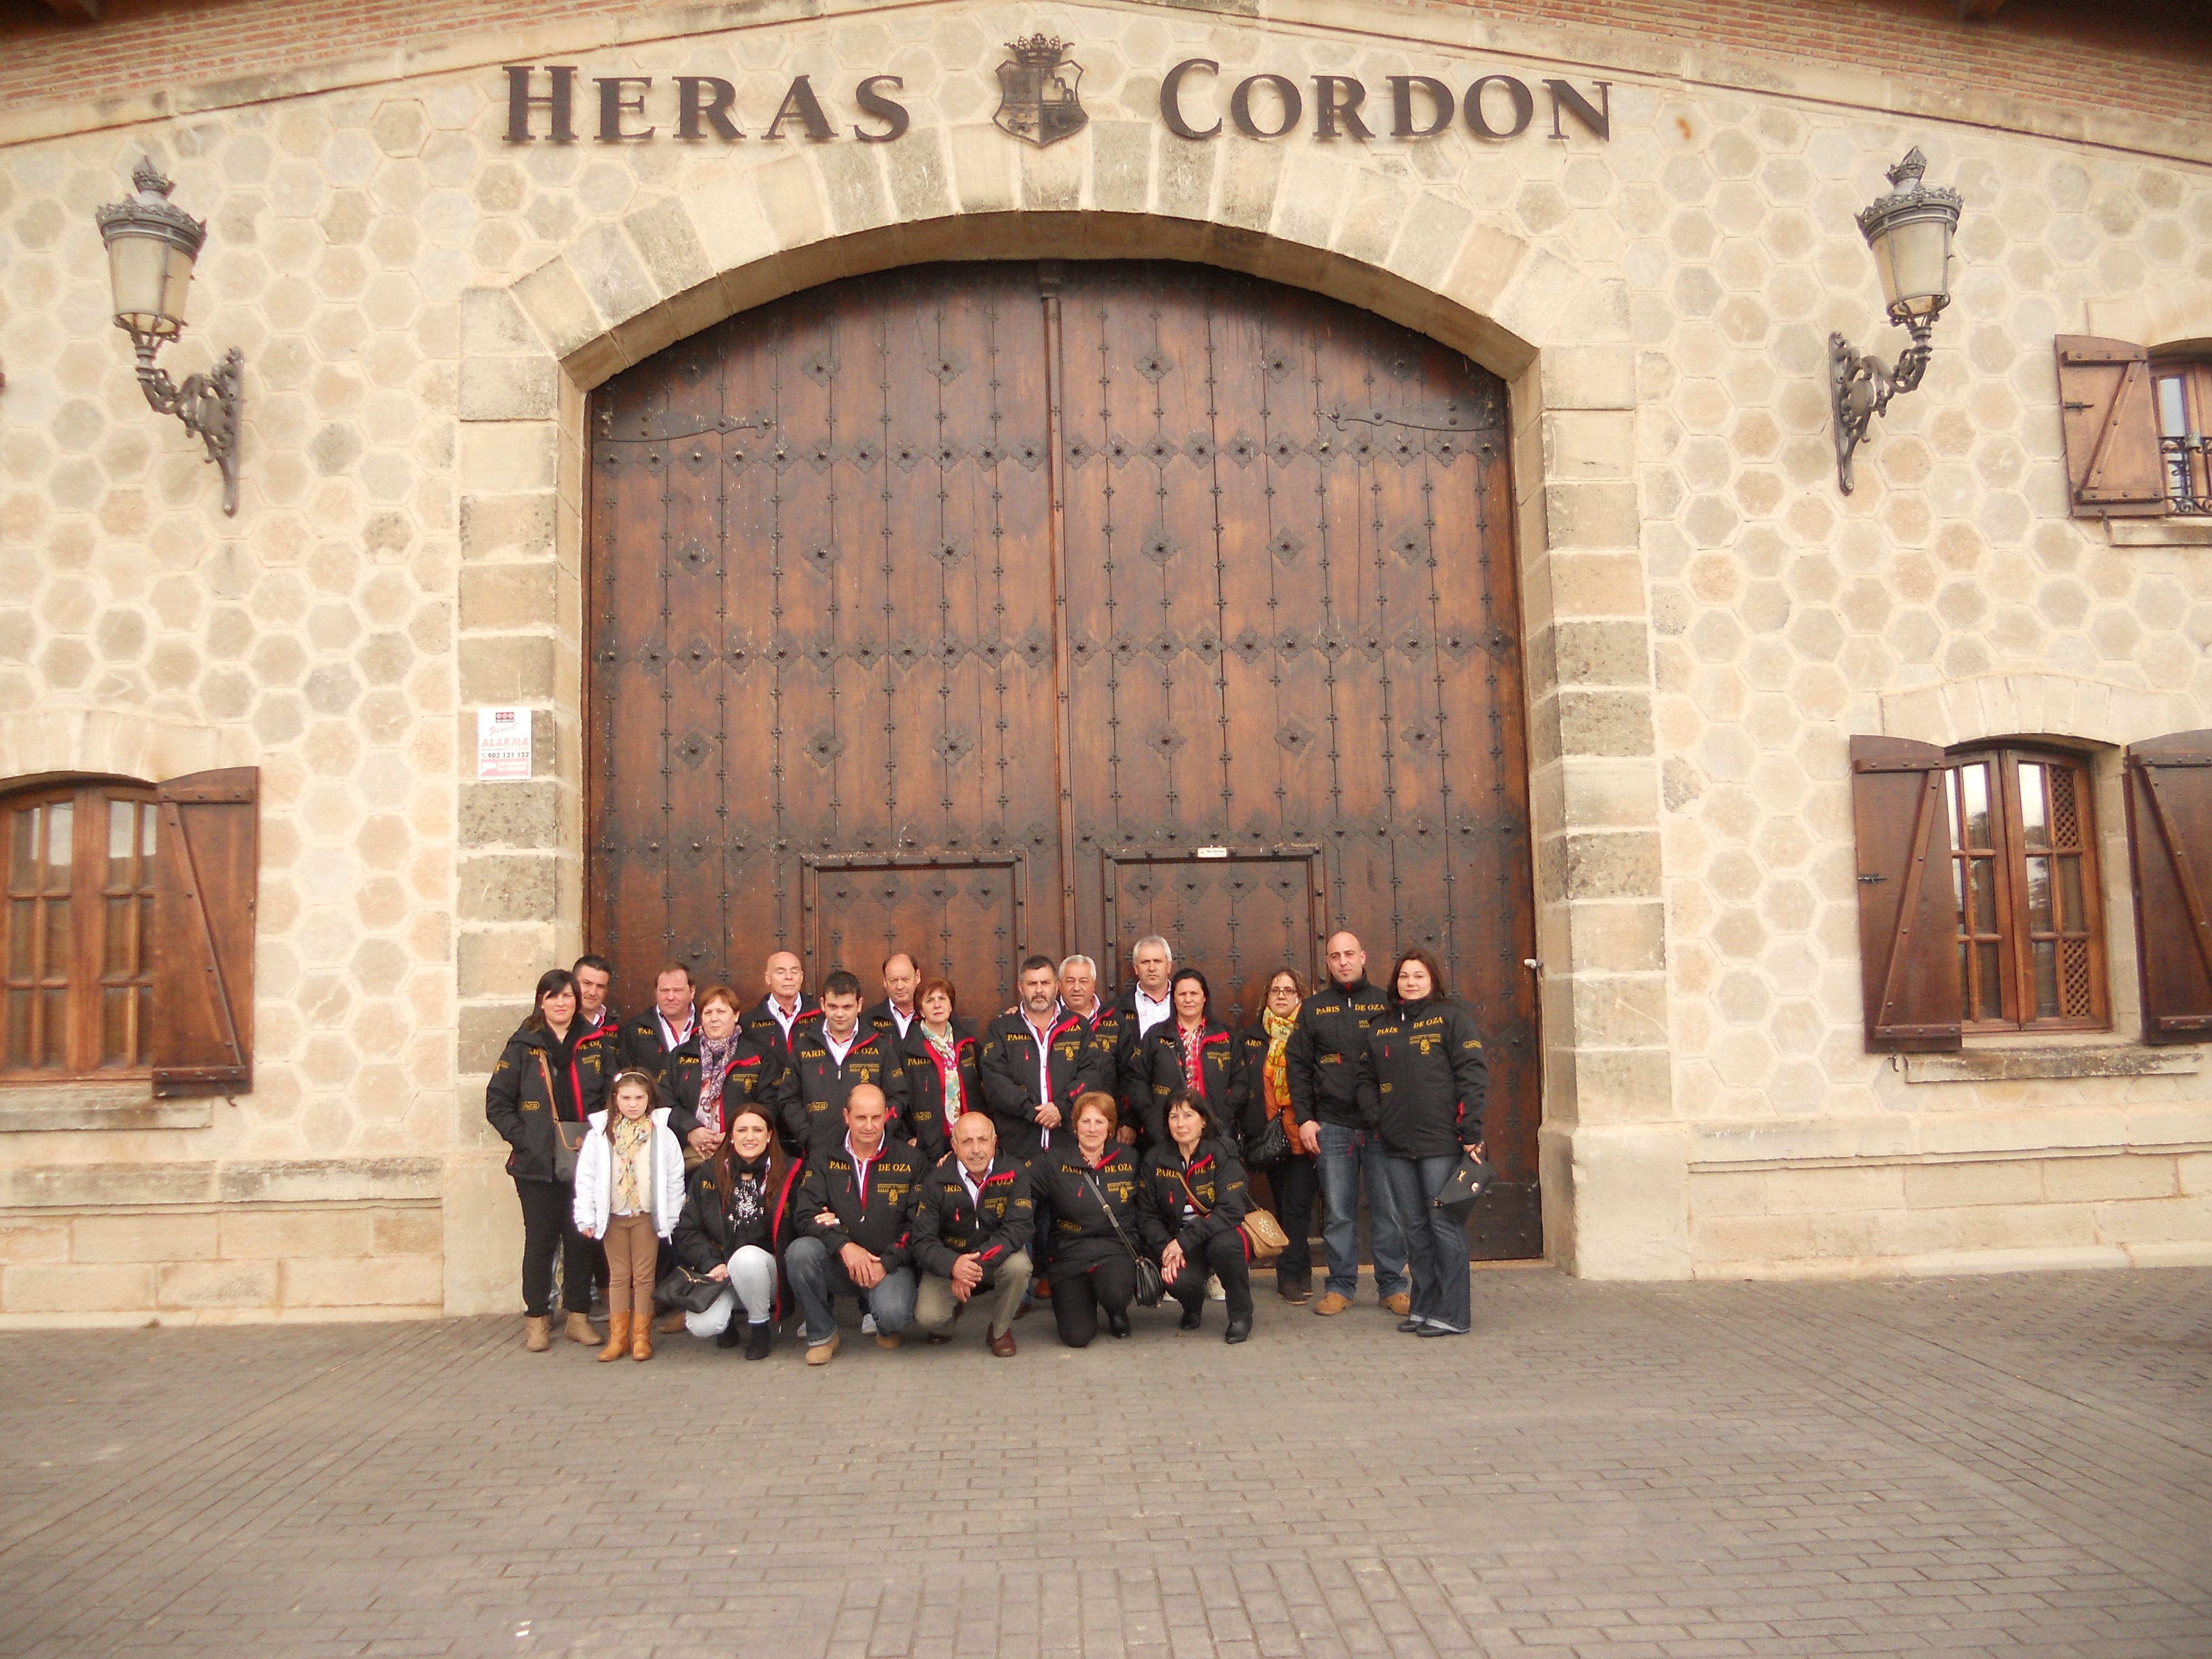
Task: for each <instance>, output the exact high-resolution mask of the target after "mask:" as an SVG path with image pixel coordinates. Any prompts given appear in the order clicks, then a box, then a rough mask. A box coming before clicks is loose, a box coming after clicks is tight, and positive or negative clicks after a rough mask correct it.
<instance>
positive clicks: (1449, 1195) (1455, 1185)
mask: <svg viewBox="0 0 2212 1659" xmlns="http://www.w3.org/2000/svg"><path fill="white" fill-rule="evenodd" d="M1497 1176H1498V1171H1497V1170H1493V1169H1492V1168H1491V1167H1490V1165H1488V1164H1485V1163H1482V1162H1480V1160H1479V1159H1477V1158H1476V1157H1475V1155H1474V1153H1473V1152H1469V1153H1468V1155H1467V1156H1466V1157H1465V1158H1462V1159H1460V1161H1459V1167H1458V1168H1457V1169H1455V1170H1453V1171H1452V1172H1451V1179H1450V1180H1449V1181H1447V1182H1444V1184H1443V1186H1442V1187H1440V1188H1437V1195H1436V1197H1434V1198H1433V1199H1431V1200H1430V1202H1431V1203H1432V1204H1434V1205H1435V1206H1437V1208H1438V1209H1439V1210H1443V1211H1445V1212H1448V1213H1449V1214H1451V1215H1452V1217H1453V1218H1454V1219H1455V1220H1459V1221H1464V1220H1466V1219H1467V1218H1468V1215H1469V1213H1470V1212H1473V1210H1474V1201H1475V1200H1477V1199H1479V1198H1480V1197H1481V1196H1482V1195H1483V1194H1484V1193H1485V1192H1486V1191H1487V1190H1488V1189H1489V1187H1490V1183H1491V1182H1492V1181H1494V1180H1495V1179H1497Z"/></svg>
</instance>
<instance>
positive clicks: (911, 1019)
mask: <svg viewBox="0 0 2212 1659" xmlns="http://www.w3.org/2000/svg"><path fill="white" fill-rule="evenodd" d="M884 1007H886V1008H888V1009H890V1011H891V1024H894V1025H896V1026H897V1027H898V1034H899V1036H902V1037H903V1036H906V1034H907V1033H908V1031H910V1030H913V1029H914V1023H915V1021H916V1020H917V1019H920V1018H921V1010H920V1009H919V1008H917V1009H915V1011H914V1012H912V1013H908V1014H902V1013H901V1012H899V1010H898V1004H896V1002H893V1001H892V1000H890V998H889V997H885V998H884Z"/></svg>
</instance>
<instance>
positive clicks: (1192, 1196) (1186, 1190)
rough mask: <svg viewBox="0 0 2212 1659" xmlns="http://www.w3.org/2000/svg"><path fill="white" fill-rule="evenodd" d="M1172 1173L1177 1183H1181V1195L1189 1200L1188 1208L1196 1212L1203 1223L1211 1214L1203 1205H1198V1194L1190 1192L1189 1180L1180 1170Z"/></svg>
mask: <svg viewBox="0 0 2212 1659" xmlns="http://www.w3.org/2000/svg"><path fill="white" fill-rule="evenodd" d="M1172 1173H1173V1174H1174V1176H1175V1178H1176V1180H1177V1181H1179V1182H1182V1195H1183V1196H1184V1197H1185V1198H1187V1199H1188V1200H1190V1207H1191V1208H1192V1209H1194V1210H1195V1211H1197V1212H1198V1215H1199V1219H1200V1220H1201V1221H1203V1220H1204V1219H1206V1217H1208V1216H1210V1215H1212V1213H1213V1212H1212V1211H1211V1210H1209V1209H1207V1208H1206V1206H1205V1205H1203V1204H1201V1203H1200V1202H1199V1201H1198V1194H1196V1193H1194V1192H1193V1191H1191V1189H1190V1180H1189V1178H1188V1176H1185V1175H1184V1174H1183V1172H1182V1170H1175V1171H1173V1172H1172Z"/></svg>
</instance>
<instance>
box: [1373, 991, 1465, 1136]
mask: <svg viewBox="0 0 2212 1659" xmlns="http://www.w3.org/2000/svg"><path fill="white" fill-rule="evenodd" d="M1489 1091H1490V1065H1489V1062H1488V1061H1487V1060H1484V1059H1483V1057H1482V1033H1481V1032H1480V1031H1479V1030H1476V1029H1475V1024H1474V1014H1472V1013H1471V1012H1468V1010H1467V1009H1466V1008H1464V1007H1462V1006H1461V1005H1460V1004H1458V1003H1456V1002H1450V1001H1440V1000H1437V999H1435V998H1425V999H1424V1000H1421V1001H1419V1002H1407V1003H1401V1004H1400V1005H1399V1006H1396V1007H1395V1008H1393V1009H1392V1010H1391V1011H1390V1012H1389V1013H1387V1014H1384V1015H1383V1017H1382V1018H1379V1019H1377V1020H1376V1022H1375V1024H1373V1025H1372V1026H1371V1027H1370V1028H1369V1030H1368V1032H1367V1047H1366V1048H1365V1049H1364V1050H1363V1051H1362V1052H1361V1054H1360V1056H1359V1109H1360V1112H1361V1114H1362V1115H1364V1117H1365V1119H1366V1121H1367V1127H1368V1129H1369V1131H1370V1133H1373V1134H1375V1135H1376V1137H1377V1138H1379V1139H1381V1140H1382V1142H1383V1151H1384V1152H1388V1153H1389V1154H1390V1156H1391V1157H1393V1158H1456V1157H1458V1156H1459V1154H1460V1152H1461V1150H1462V1148H1463V1147H1466V1146H1476V1145H1478V1144H1479V1143H1480V1141H1481V1139H1482V1110H1483V1104H1484V1101H1485V1099H1486V1097H1487V1096H1488V1094H1489Z"/></svg>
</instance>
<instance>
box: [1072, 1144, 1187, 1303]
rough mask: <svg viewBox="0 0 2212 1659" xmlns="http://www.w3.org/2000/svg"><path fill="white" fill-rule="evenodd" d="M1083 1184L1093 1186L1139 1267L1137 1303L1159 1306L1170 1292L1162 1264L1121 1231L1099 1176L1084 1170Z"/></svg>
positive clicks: (1117, 1234)
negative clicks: (1100, 1185) (1130, 1241)
mask: <svg viewBox="0 0 2212 1659" xmlns="http://www.w3.org/2000/svg"><path fill="white" fill-rule="evenodd" d="M1083 1184H1084V1185H1085V1186H1086V1187H1088V1188H1091V1197H1093V1198H1095V1199H1097V1200H1098V1207H1099V1208H1100V1209H1102V1210H1103V1211H1105V1212H1106V1219H1107V1222H1108V1224H1109V1225H1111V1226H1112V1227H1113V1229H1114V1237H1116V1238H1118V1239H1120V1240H1121V1248H1122V1249H1125V1250H1127V1252H1128V1253H1129V1260H1130V1261H1133V1262H1134V1263H1135V1264H1136V1267H1137V1294H1136V1298H1135V1299H1136V1304H1137V1305H1138V1306H1139V1307H1140V1308H1157V1307H1158V1306H1159V1305H1160V1298H1161V1297H1164V1296H1165V1295H1166V1294H1167V1293H1168V1282H1167V1280H1166V1279H1163V1278H1161V1277H1160V1264H1159V1263H1158V1262H1157V1261H1153V1260H1152V1257H1150V1256H1148V1255H1146V1254H1145V1253H1144V1252H1143V1251H1142V1250H1140V1249H1138V1248H1137V1247H1136V1246H1135V1245H1133V1244H1132V1243H1129V1235H1128V1234H1127V1233H1125V1232H1123V1231H1121V1217H1119V1216H1117V1215H1115V1213H1114V1206H1112V1205H1111V1204H1109V1203H1108V1202H1107V1201H1106V1194H1105V1193H1104V1192H1103V1191H1102V1190H1101V1189H1100V1188H1099V1185H1098V1178H1097V1176H1094V1175H1092V1174H1091V1171H1090V1170H1085V1171H1084V1172H1083Z"/></svg>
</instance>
